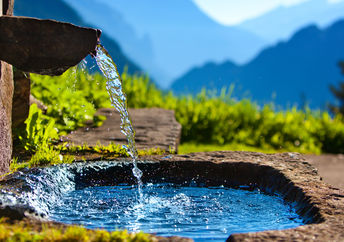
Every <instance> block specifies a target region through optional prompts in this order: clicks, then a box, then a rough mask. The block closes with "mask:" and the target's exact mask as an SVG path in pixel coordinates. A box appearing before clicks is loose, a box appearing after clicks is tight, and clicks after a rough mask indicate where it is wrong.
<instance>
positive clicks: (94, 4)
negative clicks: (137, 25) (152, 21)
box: [63, 0, 164, 79]
mask: <svg viewBox="0 0 344 242" xmlns="http://www.w3.org/2000/svg"><path fill="white" fill-rule="evenodd" d="M63 1H64V2H65V3H66V4H68V5H70V6H71V7H72V8H73V9H75V11H77V12H78V14H79V15H80V16H81V17H82V18H83V19H87V20H88V21H89V22H90V23H92V25H94V26H96V27H97V28H99V29H101V30H103V31H105V32H106V33H107V34H108V35H109V36H110V37H111V38H112V39H114V40H116V42H118V43H119V45H120V46H121V48H122V49H123V52H124V53H125V55H126V56H128V57H129V58H130V59H134V60H135V61H136V62H137V63H139V64H140V66H142V68H143V69H144V70H150V73H151V74H153V75H154V77H155V78H156V79H159V77H160V76H161V75H162V76H163V75H164V74H163V73H161V71H159V67H158V65H157V64H156V63H154V58H153V57H154V53H153V48H152V42H151V40H150V38H149V36H148V35H144V36H139V35H138V34H137V32H136V30H135V29H134V28H133V27H132V26H131V25H130V24H129V23H128V22H127V21H126V19H125V18H124V16H123V15H122V13H121V12H119V11H117V10H116V9H114V8H112V7H111V6H109V5H108V4H106V3H102V2H98V1H97V0H63Z"/></svg>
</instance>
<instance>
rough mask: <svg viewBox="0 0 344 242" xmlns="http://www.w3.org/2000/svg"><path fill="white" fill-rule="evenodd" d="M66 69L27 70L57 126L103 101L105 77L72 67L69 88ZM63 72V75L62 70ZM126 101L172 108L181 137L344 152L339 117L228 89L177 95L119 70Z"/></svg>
mask: <svg viewBox="0 0 344 242" xmlns="http://www.w3.org/2000/svg"><path fill="white" fill-rule="evenodd" d="M71 73H72V72H71V71H69V72H68V73H66V74H64V75H63V76H61V77H53V78H52V77H42V76H38V75H33V77H32V79H33V86H32V90H33V94H34V95H35V96H36V98H38V99H40V100H42V101H43V102H44V103H45V104H47V105H48V112H47V115H48V116H51V117H53V118H54V119H55V120H56V127H57V128H59V129H60V130H64V131H67V130H72V129H75V128H77V127H79V126H82V125H83V124H84V122H85V121H86V120H87V119H93V120H96V118H95V117H94V116H93V115H94V113H95V110H96V109H98V108H100V107H109V106H110V102H109V96H108V94H107V92H106V80H105V78H103V77H102V76H100V75H99V74H95V75H93V76H91V75H89V74H85V73H83V72H77V73H76V74H75V78H76V79H74V80H73V78H72V80H73V83H74V84H73V85H72V86H75V90H76V91H75V92H73V91H72V89H73V88H71V87H70V86H71V81H68V80H71V79H70V77H69V76H70V75H71ZM68 75H69V76H68ZM122 79H123V88H124V91H125V93H126V95H127V101H128V106H129V107H132V108H146V107H148V108H149V107H160V108H165V109H171V110H174V111H175V116H176V119H177V121H178V122H179V123H180V124H181V125H182V142H197V143H210V144H241V145H244V146H247V147H257V148H261V149H267V150H271V149H274V150H279V149H282V150H289V151H299V152H306V153H307V152H312V153H320V152H330V153H339V152H344V151H343V149H344V148H343V147H344V119H343V116H341V115H336V116H335V117H331V116H330V115H329V114H328V113H327V112H320V111H311V110H306V111H300V110H297V109H296V108H292V109H289V110H286V111H275V110H274V108H273V107H272V105H265V106H263V107H259V106H258V105H257V104H255V103H254V102H252V101H250V100H241V101H235V100H234V99H232V98H231V96H230V93H231V91H229V92H227V91H226V90H225V89H224V90H223V91H222V92H221V94H220V95H215V94H214V93H211V92H209V91H206V90H203V91H202V92H201V93H199V94H198V95H197V96H180V97H177V96H175V95H173V94H172V93H171V92H164V91H161V90H159V89H158V88H157V87H156V86H155V85H154V84H153V83H152V82H151V81H150V80H149V78H148V77H147V76H138V75H129V74H127V73H123V74H122Z"/></svg>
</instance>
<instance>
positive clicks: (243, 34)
mask: <svg viewBox="0 0 344 242" xmlns="http://www.w3.org/2000/svg"><path fill="white" fill-rule="evenodd" d="M73 1H77V0H68V2H73ZM80 1H81V0H80ZM94 1H96V2H98V3H103V4H106V5H107V6H109V7H111V8H112V9H113V11H116V12H119V13H120V15H121V18H122V20H123V21H125V22H126V23H128V24H129V25H130V26H132V27H133V29H134V30H135V32H136V35H137V36H139V38H146V39H147V41H148V40H149V41H150V43H151V47H152V54H153V56H147V57H146V58H144V59H142V58H141V59H140V58H135V60H138V63H139V64H140V65H142V66H144V63H143V62H149V61H151V62H152V63H155V65H154V66H152V67H151V68H150V69H147V71H148V73H150V74H151V73H155V72H156V67H157V68H158V69H160V70H161V71H160V72H161V73H163V76H162V77H161V78H156V79H157V81H159V83H160V84H161V85H163V86H167V85H168V84H169V83H170V81H171V80H172V78H176V77H177V76H180V75H181V74H182V73H184V72H185V71H187V70H188V69H190V68H191V67H193V66H195V65H200V64H203V63H205V62H207V61H223V60H225V59H232V60H234V61H235V62H238V63H243V62H246V61H248V60H249V59H251V58H253V56H255V55H256V54H257V53H258V52H259V51H260V50H261V49H262V47H263V46H265V43H266V42H265V41H264V40H263V39H261V38H259V37H257V36H256V35H254V34H251V33H250V32H248V31H245V30H241V29H239V28H236V27H228V26H223V25H220V24H218V23H217V22H215V21H213V20H212V19H211V18H209V17H208V16H207V15H206V14H205V13H203V12H202V11H201V10H200V9H199V8H198V7H197V5H195V4H194V2H193V1H192V0H164V1H157V0H145V1H142V0H131V1H127V0H94ZM82 2H83V1H82ZM104 8H105V7H104ZM96 12H99V13H100V14H101V13H102V11H96ZM89 16H91V14H89ZM92 16H93V15H92ZM102 17H104V20H99V18H100V17H99V18H94V19H93V21H94V22H93V23H94V24H95V23H96V22H102V21H108V22H111V23H112V22H113V21H114V18H112V17H111V16H110V15H108V14H102ZM90 20H91V17H90ZM113 32H114V36H115V35H116V34H120V33H116V32H117V30H116V29H115V28H113ZM124 41H125V40H124ZM126 41H128V40H126ZM142 51H146V50H145V49H141V50H138V51H137V53H134V54H136V55H142V56H144V55H143V54H140V52H142ZM150 58H152V60H151V59H150ZM139 59H140V61H139Z"/></svg>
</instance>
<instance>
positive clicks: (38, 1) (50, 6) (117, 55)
mask: <svg viewBox="0 0 344 242" xmlns="http://www.w3.org/2000/svg"><path fill="white" fill-rule="evenodd" d="M14 14H15V15H17V16H28V17H36V18H41V19H54V20H58V21H64V22H69V23H73V24H76V25H79V26H84V27H94V26H93V25H92V24H90V23H89V22H86V21H84V20H83V19H82V17H80V16H79V14H78V12H76V11H75V10H74V9H73V8H72V7H70V6H69V5H68V4H66V3H65V2H64V1H61V0H49V1H46V0H15V1H14ZM101 41H102V44H103V45H104V46H106V49H107V50H108V51H109V53H110V54H111V56H113V57H114V60H115V62H116V64H117V67H118V69H119V71H120V72H122V71H123V70H124V68H125V67H127V68H128V72H129V73H141V72H142V69H141V68H140V67H139V66H138V65H137V64H135V63H134V62H133V61H132V60H130V59H129V58H128V57H127V56H126V55H125V54H123V52H122V50H121V47H120V46H119V45H118V43H117V42H116V41H114V40H113V39H112V38H111V37H109V36H108V35H107V34H106V32H105V31H103V33H102V36H101Z"/></svg>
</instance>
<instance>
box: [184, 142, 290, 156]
mask: <svg viewBox="0 0 344 242" xmlns="http://www.w3.org/2000/svg"><path fill="white" fill-rule="evenodd" d="M210 151H252V152H262V153H280V152H286V151H287V150H274V149H268V148H257V147H252V146H246V145H241V144H224V145H216V144H202V143H190V142H186V143H182V144H180V145H179V147H178V154H188V153H195V152H210ZM289 151H290V150H289Z"/></svg>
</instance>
